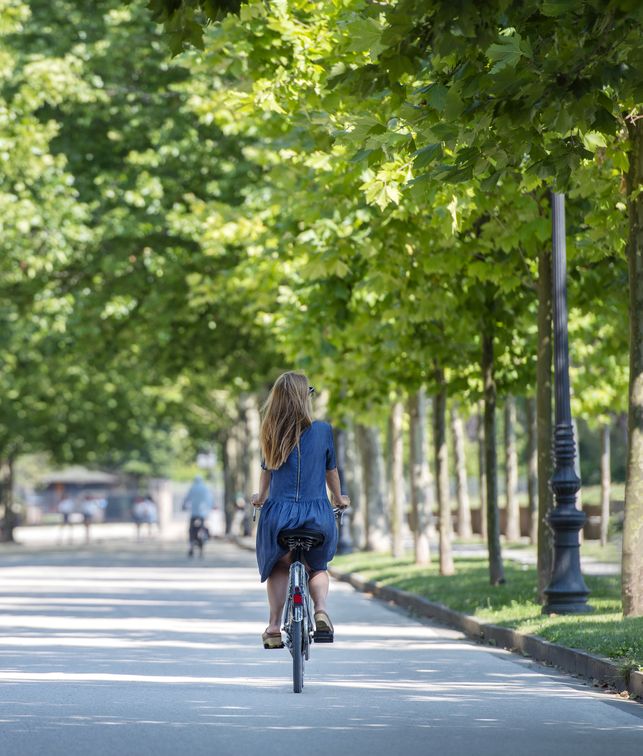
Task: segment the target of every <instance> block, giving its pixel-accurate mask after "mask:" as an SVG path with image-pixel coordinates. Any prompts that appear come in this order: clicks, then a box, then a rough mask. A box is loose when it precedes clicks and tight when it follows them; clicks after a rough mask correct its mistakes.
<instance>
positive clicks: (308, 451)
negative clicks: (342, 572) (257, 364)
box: [251, 372, 350, 648]
mask: <svg viewBox="0 0 643 756" xmlns="http://www.w3.org/2000/svg"><path fill="white" fill-rule="evenodd" d="M313 391H314V389H313V388H312V387H311V386H309V385H308V379H307V378H306V376H305V375H301V374H299V373H292V372H288V373H284V374H283V375H280V376H279V378H277V380H276V381H275V384H274V386H273V387H272V390H271V392H270V395H269V396H268V399H267V401H266V403H265V405H264V407H263V417H262V422H261V451H262V457H263V460H262V463H261V468H262V471H261V478H260V481H259V493H257V494H254V495H253V496H252V499H251V503H252V504H253V506H255V507H262V512H261V519H260V520H259V526H258V529H257V563H258V565H259V572H260V573H261V582H262V583H263V582H264V581H266V580H267V588H268V603H269V605H270V620H269V622H268V627H267V628H266V630H265V632H264V633H263V635H262V641H263V645H264V648H282V647H283V643H282V639H281V612H282V609H283V605H284V602H285V600H286V593H287V591H288V569H289V566H290V555H289V554H288V552H287V551H286V549H284V548H282V547H281V546H280V545H279V543H278V541H277V537H278V535H279V533H280V531H282V530H289V529H295V528H310V529H311V530H317V531H320V532H322V533H323V534H324V542H323V544H322V545H321V546H318V547H316V548H313V549H311V550H310V551H309V552H307V554H306V562H307V566H308V568H309V570H310V579H309V584H308V585H309V589H310V595H311V598H312V600H313V604H314V607H315V625H316V627H317V629H318V630H321V631H327V632H329V633H332V632H333V625H332V623H331V621H330V618H329V616H328V614H327V612H326V597H327V596H328V584H329V581H328V572H327V571H326V569H327V563H328V562H329V561H330V560H331V559H332V558H333V556H334V555H335V549H336V547H337V526H336V525H335V517H334V514H333V510H332V507H331V505H330V502H329V501H328V496H327V493H326V486H328V488H329V490H330V494H331V500H332V502H333V504H334V505H335V506H336V507H340V508H345V507H347V506H349V504H350V500H349V498H348V496H343V495H342V493H341V488H340V482H339V475H338V474H337V465H336V462H335V450H334V446H333V431H332V428H331V426H330V425H329V424H328V423H324V422H322V421H320V420H313V419H312V405H311V401H310V397H311V395H312V393H313Z"/></svg>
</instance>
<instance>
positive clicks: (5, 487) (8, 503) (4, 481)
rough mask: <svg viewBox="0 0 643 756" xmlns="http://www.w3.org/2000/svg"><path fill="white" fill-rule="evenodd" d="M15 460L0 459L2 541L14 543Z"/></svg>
mask: <svg viewBox="0 0 643 756" xmlns="http://www.w3.org/2000/svg"><path fill="white" fill-rule="evenodd" d="M14 462H15V460H14V458H13V457H8V458H7V459H6V460H1V459H0V474H1V475H2V478H1V479H0V503H1V504H2V515H3V516H2V525H1V528H0V540H1V541H3V542H5V543H9V542H11V543H12V542H13V540H14V537H13V531H14V528H15V527H16V513H15V511H14V508H13V477H14Z"/></svg>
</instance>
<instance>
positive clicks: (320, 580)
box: [308, 570, 329, 612]
mask: <svg viewBox="0 0 643 756" xmlns="http://www.w3.org/2000/svg"><path fill="white" fill-rule="evenodd" d="M328 583H329V580H328V573H327V572H326V570H320V571H319V572H312V573H311V575H310V578H309V580H308V588H309V589H310V597H311V598H312V600H313V604H314V605H315V611H316V612H325V611H326V598H327V596H328Z"/></svg>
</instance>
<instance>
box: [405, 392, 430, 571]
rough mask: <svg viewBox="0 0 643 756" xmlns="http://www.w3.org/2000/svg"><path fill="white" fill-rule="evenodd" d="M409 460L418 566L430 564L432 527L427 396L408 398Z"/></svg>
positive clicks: (423, 393) (414, 541)
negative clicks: (427, 436) (427, 448)
mask: <svg viewBox="0 0 643 756" xmlns="http://www.w3.org/2000/svg"><path fill="white" fill-rule="evenodd" d="M409 421H410V422H409V441H410V443H409V457H410V462H411V465H410V466H411V509H412V515H413V546H414V552H415V563H416V564H422V565H425V564H429V563H430V562H431V549H430V545H429V524H430V519H431V517H430V513H431V499H432V495H431V471H430V468H429V462H428V457H427V451H426V446H427V444H426V392H425V390H424V389H423V388H421V389H419V390H418V391H416V392H415V393H414V394H411V396H410V397H409Z"/></svg>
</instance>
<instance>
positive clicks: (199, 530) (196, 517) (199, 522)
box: [183, 475, 214, 557]
mask: <svg viewBox="0 0 643 756" xmlns="http://www.w3.org/2000/svg"><path fill="white" fill-rule="evenodd" d="M213 503H214V500H213V497H212V492H211V491H210V489H209V488H208V486H207V485H206V484H205V482H204V480H203V478H202V477H201V476H200V475H196V476H195V478H194V480H193V481H192V485H191V486H190V490H189V491H188V492H187V495H186V497H185V499H184V500H183V509H184V510H186V511H189V512H190V528H189V531H188V539H189V542H190V548H189V550H188V556H189V557H192V556H194V549H195V548H198V549H199V553H200V555H201V556H203V543H204V540H205V534H206V533H207V527H206V519H207V516H208V515H209V514H210V511H211V510H212V505H213Z"/></svg>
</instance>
